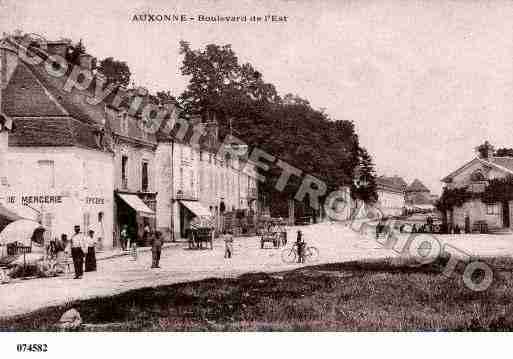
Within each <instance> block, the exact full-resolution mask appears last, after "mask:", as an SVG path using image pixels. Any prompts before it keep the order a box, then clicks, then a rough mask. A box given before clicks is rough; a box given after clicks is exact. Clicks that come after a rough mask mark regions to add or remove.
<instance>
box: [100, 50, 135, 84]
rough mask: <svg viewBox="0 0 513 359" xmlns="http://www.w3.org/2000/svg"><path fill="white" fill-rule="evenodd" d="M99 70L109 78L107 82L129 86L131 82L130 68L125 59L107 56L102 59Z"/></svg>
mask: <svg viewBox="0 0 513 359" xmlns="http://www.w3.org/2000/svg"><path fill="white" fill-rule="evenodd" d="M98 71H100V72H101V73H102V74H103V75H104V76H105V77H106V78H107V84H111V83H117V84H119V85H122V86H128V85H129V84H130V76H131V72H130V68H129V67H128V65H127V63H126V62H124V61H118V60H115V59H114V58H112V57H107V58H106V59H103V60H102V61H100V65H99V66H98Z"/></svg>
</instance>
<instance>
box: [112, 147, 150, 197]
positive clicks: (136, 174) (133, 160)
mask: <svg viewBox="0 0 513 359" xmlns="http://www.w3.org/2000/svg"><path fill="white" fill-rule="evenodd" d="M114 154H115V155H114V169H115V172H114V173H115V188H116V189H118V190H122V191H128V192H139V191H141V190H142V162H143V160H144V161H147V162H148V166H149V168H148V176H149V178H148V180H149V182H148V191H147V192H155V189H156V184H155V177H156V176H155V168H156V167H155V152H154V151H153V150H152V149H149V148H145V147H141V146H136V145H132V144H130V143H125V142H122V143H120V144H118V145H116V146H115V147H114ZM123 156H127V157H128V163H127V169H126V170H127V172H126V176H127V180H128V182H127V186H126V187H125V186H123V183H122V176H121V174H122V173H121V172H122V165H121V161H122V157H123Z"/></svg>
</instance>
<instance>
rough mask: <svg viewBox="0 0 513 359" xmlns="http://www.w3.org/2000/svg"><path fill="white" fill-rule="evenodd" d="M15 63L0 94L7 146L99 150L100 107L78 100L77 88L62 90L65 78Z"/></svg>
mask: <svg viewBox="0 0 513 359" xmlns="http://www.w3.org/2000/svg"><path fill="white" fill-rule="evenodd" d="M11 43H12V42H11ZM18 60H19V61H17V62H16V64H15V66H16V68H15V69H14V70H13V73H12V76H11V77H10V79H9V83H8V84H7V86H6V87H5V89H4V90H3V91H2V104H1V106H2V107H1V112H3V113H5V114H6V115H7V116H9V117H10V118H11V119H12V122H13V126H12V131H11V133H10V135H9V145H11V146H81V147H87V148H92V149H100V150H101V149H103V146H101V145H100V144H99V143H97V139H98V136H97V133H98V130H99V129H100V128H101V127H103V125H102V124H103V122H104V118H105V111H104V105H103V104H98V105H90V104H87V103H86V102H84V101H82V100H80V99H79V97H78V96H77V95H78V94H79V93H78V92H77V91H78V90H77V89H75V91H71V92H67V91H65V90H64V83H65V81H66V76H62V77H60V78H58V77H54V76H51V75H50V74H49V73H48V72H47V71H46V69H45V68H44V66H43V65H42V64H41V65H32V64H28V63H26V62H23V61H21V59H18Z"/></svg>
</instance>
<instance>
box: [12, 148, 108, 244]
mask: <svg viewBox="0 0 513 359" xmlns="http://www.w3.org/2000/svg"><path fill="white" fill-rule="evenodd" d="M7 157H8V184H9V185H8V189H7V191H6V196H5V198H3V199H2V200H3V204H4V205H5V206H6V207H8V208H10V209H12V210H14V211H15V212H17V213H19V214H20V215H22V216H24V217H27V218H31V219H34V220H38V219H42V223H43V225H45V226H48V228H49V231H48V233H47V235H48V236H51V237H56V236H60V234H62V233H66V234H68V235H70V234H71V233H72V231H73V226H74V225H75V224H80V225H81V227H82V230H84V229H86V228H84V225H86V224H87V222H89V228H90V229H93V230H95V232H96V233H97V235H98V234H100V233H103V236H104V238H103V240H102V244H103V246H104V248H107V249H108V248H111V247H112V244H113V243H112V230H113V190H114V189H113V186H112V184H113V172H114V171H113V166H112V163H113V162H112V154H110V153H106V152H100V151H93V150H87V149H81V148H77V147H64V148H63V147H9V151H8V155H7ZM39 161H53V166H54V171H53V172H54V176H53V179H52V180H50V181H48V178H50V177H49V176H46V175H44V173H45V171H44V170H41V166H40V163H39ZM47 173H49V172H47ZM43 176H44V178H43ZM51 182H53V183H51ZM24 203H26V204H28V205H29V206H30V207H32V208H33V209H30V208H29V207H28V206H27V205H24ZM38 212H39V213H42V215H40V214H38ZM99 212H102V213H103V223H102V224H101V223H99V222H98V213H99ZM41 217H42V218H41Z"/></svg>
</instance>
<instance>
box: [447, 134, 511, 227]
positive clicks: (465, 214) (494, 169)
mask: <svg viewBox="0 0 513 359" xmlns="http://www.w3.org/2000/svg"><path fill="white" fill-rule="evenodd" d="M488 145H489V144H488ZM493 153H494V152H493V147H492V146H491V145H489V148H488V151H485V152H484V153H478V155H477V156H476V157H475V158H474V159H473V160H471V161H469V162H467V163H465V164H463V165H462V166H461V167H460V168H458V169H456V170H455V171H453V172H451V173H450V174H449V175H447V176H446V177H444V178H443V179H442V182H443V183H445V188H447V189H455V188H466V189H467V190H469V191H470V192H475V193H480V192H483V191H484V190H485V188H486V186H487V184H488V182H489V181H490V180H491V179H495V178H505V177H508V176H512V175H513V158H512V157H497V156H494V155H493ZM512 213H513V201H509V202H506V201H505V202H500V203H491V204H486V203H484V202H482V201H481V199H479V198H472V199H469V200H467V201H465V203H463V205H462V206H459V207H456V206H455V207H452V208H450V209H448V210H447V212H446V213H445V215H446V218H447V221H448V223H449V224H452V225H454V226H455V225H458V226H459V227H460V228H465V227H466V228H470V229H472V228H473V225H474V223H475V222H478V221H481V222H482V221H484V222H486V223H487V224H488V227H489V228H490V229H493V228H511V225H512V218H511V215H512Z"/></svg>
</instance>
